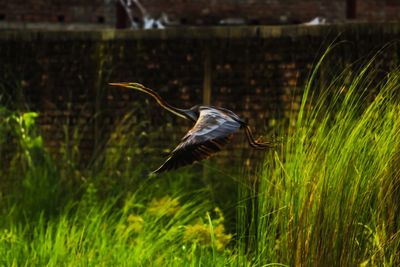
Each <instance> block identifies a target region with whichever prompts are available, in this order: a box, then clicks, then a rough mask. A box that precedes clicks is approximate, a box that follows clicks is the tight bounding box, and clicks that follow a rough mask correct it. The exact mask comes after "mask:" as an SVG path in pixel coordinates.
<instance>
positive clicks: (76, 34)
mask: <svg viewBox="0 0 400 267" xmlns="http://www.w3.org/2000/svg"><path fill="white" fill-rule="evenodd" d="M374 32H381V33H383V34H397V35H399V36H400V23H395V22H393V23H387V22H386V23H341V24H326V25H313V26H307V25H285V26H235V27H224V26H211V27H176V28H167V29H164V30H158V29H154V30H131V29H128V30H117V29H81V28H80V29H60V28H54V29H51V28H50V29H27V28H21V29H15V28H14V29H4V28H2V29H0V41H5V40H6V41H35V40H49V41H64V40H89V41H112V40H141V39H154V40H167V39H199V40H211V39H243V38H259V39H275V38H282V37H289V38H291V39H296V38H298V37H305V36H321V35H340V34H356V35H360V34H370V33H374Z"/></svg>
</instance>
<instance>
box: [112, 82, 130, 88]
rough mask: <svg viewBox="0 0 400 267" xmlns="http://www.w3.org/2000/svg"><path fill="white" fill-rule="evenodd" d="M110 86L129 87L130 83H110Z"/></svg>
mask: <svg viewBox="0 0 400 267" xmlns="http://www.w3.org/2000/svg"><path fill="white" fill-rule="evenodd" d="M108 84H109V85H112V86H121V87H128V86H129V83H108Z"/></svg>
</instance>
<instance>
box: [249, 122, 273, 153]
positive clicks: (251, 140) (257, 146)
mask: <svg viewBox="0 0 400 267" xmlns="http://www.w3.org/2000/svg"><path fill="white" fill-rule="evenodd" d="M244 130H245V131H246V136H247V140H248V141H249V144H250V146H251V147H253V148H255V149H267V148H272V147H275V145H274V144H273V143H271V142H260V141H258V140H254V137H253V133H252V132H251V129H250V127H249V126H248V125H245V127H244Z"/></svg>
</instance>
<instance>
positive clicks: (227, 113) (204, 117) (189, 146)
mask: <svg viewBox="0 0 400 267" xmlns="http://www.w3.org/2000/svg"><path fill="white" fill-rule="evenodd" d="M109 85H111V86H120V87H124V88H129V89H134V90H138V91H141V92H143V93H146V94H148V95H150V96H151V97H153V98H154V99H155V100H156V101H157V103H158V104H159V105H160V106H161V107H163V108H164V109H166V110H168V111H169V112H171V113H172V114H174V115H176V116H178V117H181V118H183V119H186V120H190V121H192V122H193V123H194V126H193V127H192V128H191V129H190V130H189V131H188V132H187V133H186V135H185V136H184V137H183V138H182V140H181V141H180V143H179V144H178V146H177V147H176V148H175V149H174V150H173V151H172V152H171V153H170V155H169V156H168V158H167V159H166V160H165V162H164V163H163V164H162V165H161V166H160V167H159V168H157V169H156V170H155V171H153V173H154V174H157V173H161V172H166V171H170V170H174V169H178V168H180V167H183V166H186V165H190V164H192V163H194V162H198V161H201V160H204V159H206V158H208V157H210V156H211V155H212V154H214V153H216V152H218V151H220V150H221V149H222V148H223V147H224V146H225V145H226V144H227V143H228V142H229V141H230V140H231V139H232V137H233V134H234V133H236V132H237V131H239V130H240V129H243V130H244V131H245V133H246V136H247V140H248V142H249V144H250V146H251V147H253V148H255V149H267V148H273V147H274V146H275V145H274V144H273V143H272V142H263V143H261V142H258V141H256V140H255V139H254V136H253V133H252V131H251V129H250V127H249V125H248V124H247V123H246V122H245V121H243V120H242V119H240V118H239V116H238V115H236V114H235V113H234V112H233V111H231V110H228V109H226V108H222V107H214V106H207V105H195V106H193V107H191V108H190V109H180V108H176V107H173V106H171V105H170V104H168V103H167V102H166V101H165V100H164V99H163V98H161V97H160V95H159V94H158V93H157V92H155V91H154V90H152V89H150V88H148V87H145V86H144V85H142V84H140V83H133V82H123V83H109Z"/></svg>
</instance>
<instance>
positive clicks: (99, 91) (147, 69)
mask: <svg viewBox="0 0 400 267" xmlns="http://www.w3.org/2000/svg"><path fill="white" fill-rule="evenodd" d="M399 33H400V27H399V26H398V25H397V24H346V25H331V26H314V27H305V26H285V27H278V26H275V27H239V28H238V27H233V28H229V27H222V28H221V27H210V28H201V29H195V28H187V29H181V30H178V29H168V30H165V31H157V30H154V31H135V32H132V31H114V30H107V31H90V32H89V31H59V32H58V31H17V32H16V31H2V32H0V58H1V59H2V62H1V64H0V88H2V90H6V91H3V92H5V93H6V95H8V96H9V97H11V98H15V99H18V98H21V96H23V98H24V99H23V101H20V102H22V103H27V104H28V106H29V108H30V109H32V110H34V111H38V112H39V113H40V125H41V128H42V130H43V132H44V135H45V139H46V142H47V145H48V146H49V147H50V148H51V149H53V150H57V149H59V146H60V144H61V143H62V142H63V141H65V138H66V134H65V131H66V130H68V129H73V128H74V127H77V126H78V127H80V128H79V131H80V132H81V133H83V136H82V141H81V144H80V146H81V149H82V150H83V151H88V152H89V151H92V150H93V149H94V147H97V146H98V145H99V144H100V143H101V142H102V138H103V137H104V136H107V135H108V134H109V133H110V132H112V131H113V130H115V125H116V123H117V122H119V121H120V120H121V118H122V117H123V116H125V115H126V114H127V113H129V112H131V111H133V112H134V114H135V116H134V118H132V120H134V122H135V123H136V124H137V125H138V127H142V128H141V129H143V131H145V132H146V133H147V135H149V134H151V133H152V132H154V133H156V134H157V136H156V139H158V143H155V144H154V145H152V146H153V148H154V149H155V150H156V152H154V153H152V154H161V152H162V151H163V150H164V149H168V148H173V147H174V145H175V144H177V143H178V141H179V140H180V138H181V137H182V135H183V133H184V132H185V131H187V129H188V128H189V127H190V125H191V124H190V123H188V122H185V121H183V120H181V119H179V118H176V117H175V116H173V115H171V114H170V113H168V112H167V111H165V110H162V109H160V108H159V106H158V105H157V104H156V103H155V101H153V100H152V99H150V98H149V97H148V96H146V95H143V94H141V93H139V92H133V91H129V90H124V89H122V88H115V87H110V86H108V85H107V83H108V82H118V81H136V82H140V83H143V84H145V85H147V86H149V87H150V88H153V89H154V90H156V91H158V92H159V94H160V95H161V96H163V97H164V98H165V99H166V100H167V101H168V102H170V103H171V104H172V105H175V106H177V107H181V108H189V107H191V106H193V105H195V104H199V103H202V102H203V101H205V99H204V98H203V90H204V89H203V88H205V87H211V98H210V100H209V101H210V104H212V105H215V106H223V107H226V108H229V109H231V110H233V111H235V112H236V113H238V114H239V115H240V116H242V117H243V118H245V119H247V120H248V121H249V123H250V124H251V125H252V127H254V128H253V129H256V132H257V135H258V134H261V133H265V132H269V131H271V129H273V127H272V126H273V124H274V121H275V122H276V121H284V120H285V119H286V118H287V117H288V114H289V113H290V112H291V111H292V110H293V109H294V110H296V109H297V108H298V107H299V102H300V96H301V94H302V87H303V85H304V81H305V80H306V79H307V77H308V75H309V73H310V72H309V71H310V68H311V66H312V64H313V63H314V62H315V60H316V59H317V58H318V56H319V55H320V54H321V53H322V52H324V51H325V48H326V47H327V45H329V44H330V42H331V41H332V40H333V39H335V38H338V39H337V41H338V42H339V41H340V40H347V42H344V43H342V44H341V45H340V46H339V47H337V48H336V49H334V51H333V52H332V54H331V57H330V59H331V60H332V62H333V63H332V64H330V63H329V62H330V61H329V60H328V63H327V64H326V65H327V68H329V66H334V68H340V66H345V65H348V64H349V63H351V62H354V61H355V60H356V59H359V58H361V57H365V56H366V55H371V53H372V54H373V53H374V52H375V51H377V50H378V49H380V48H382V47H383V46H384V45H386V44H388V43H390V42H393V41H394V40H396V38H397V40H398V36H399ZM339 34H340V35H339ZM338 36H339V37H338ZM399 51H400V49H399V44H398V43H392V45H391V46H389V47H387V48H386V49H385V50H384V52H383V55H382V57H381V58H382V59H383V63H382V65H381V66H380V69H381V70H382V71H383V72H384V71H387V70H388V69H390V68H392V67H393V66H398V65H399V59H400V54H399ZM327 73H329V72H328V71H327ZM207 84H208V85H207ZM4 99H6V98H5V97H2V100H3V101H4ZM293 100H294V102H293ZM207 101H208V100H207ZM138 106H141V108H138ZM135 123H134V124H135ZM66 127H67V128H68V129H66ZM160 131H162V132H163V134H160ZM235 144H236V145H237V146H243V145H245V139H244V136H243V135H238V138H237V139H236V142H235ZM231 148H232V146H231ZM239 153H241V152H239ZM246 153H247V152H246ZM248 153H255V152H248Z"/></svg>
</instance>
